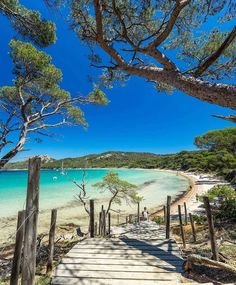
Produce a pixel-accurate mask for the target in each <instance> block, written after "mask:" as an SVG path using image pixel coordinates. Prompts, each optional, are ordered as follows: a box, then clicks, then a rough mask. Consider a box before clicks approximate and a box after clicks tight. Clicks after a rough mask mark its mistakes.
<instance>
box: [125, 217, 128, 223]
mask: <svg viewBox="0 0 236 285" xmlns="http://www.w3.org/2000/svg"><path fill="white" fill-rule="evenodd" d="M125 222H126V225H128V222H129V217H127V216H126V220H125Z"/></svg>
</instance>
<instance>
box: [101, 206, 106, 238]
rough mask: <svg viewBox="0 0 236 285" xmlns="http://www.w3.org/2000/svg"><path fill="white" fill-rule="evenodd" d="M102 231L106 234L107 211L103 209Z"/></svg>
mask: <svg viewBox="0 0 236 285" xmlns="http://www.w3.org/2000/svg"><path fill="white" fill-rule="evenodd" d="M102 228H103V229H102V232H103V236H106V211H105V210H103V213H102Z"/></svg>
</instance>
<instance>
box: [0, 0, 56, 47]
mask: <svg viewBox="0 0 236 285" xmlns="http://www.w3.org/2000/svg"><path fill="white" fill-rule="evenodd" d="M0 13H2V14H4V15H6V16H7V17H8V18H9V19H10V21H11V23H12V26H13V28H14V29H15V30H16V31H17V32H18V33H19V34H21V35H22V36H23V37H24V38H25V39H29V40H31V41H33V42H34V43H35V44H36V45H38V46H40V47H46V46H48V45H50V44H53V43H55V42H56V33H55V29H56V26H55V24H54V23H53V22H51V21H47V20H45V19H42V18H41V15H40V13H39V12H38V11H32V10H29V9H27V8H26V7H24V6H23V5H21V4H20V3H19V1H18V0H0Z"/></svg>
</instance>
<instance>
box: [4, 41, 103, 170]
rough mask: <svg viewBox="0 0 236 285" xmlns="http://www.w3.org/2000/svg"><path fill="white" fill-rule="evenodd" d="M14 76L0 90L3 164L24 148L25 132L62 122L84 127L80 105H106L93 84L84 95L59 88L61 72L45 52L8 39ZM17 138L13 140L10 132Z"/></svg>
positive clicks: (40, 131)
mask: <svg viewBox="0 0 236 285" xmlns="http://www.w3.org/2000/svg"><path fill="white" fill-rule="evenodd" d="M10 49H11V52H10V56H11V58H12V61H13V64H14V69H13V74H14V75H15V79H14V81H13V85H12V86H4V87H2V88H1V89H0V109H1V111H2V112H4V113H5V115H4V116H3V117H2V119H1V121H0V124H1V131H0V152H1V153H3V152H4V150H5V152H4V154H3V155H2V157H1V159H0V167H3V166H4V165H5V164H6V163H7V162H8V161H9V160H10V159H11V158H12V157H14V156H15V155H16V154H17V153H18V152H19V151H21V150H22V149H23V146H24V144H25V142H26V139H27V135H28V134H30V133H38V134H41V135H43V134H45V133H44V131H45V130H47V129H49V128H53V127H59V126H62V125H82V126H87V123H86V121H85V119H84V113H83V111H82V110H81V109H80V107H79V104H89V103H93V104H102V105H105V104H107V102H108V100H107V99H106V97H105V94H104V93H103V92H102V91H101V90H99V89H98V87H97V86H94V89H93V91H92V92H91V93H90V94H89V96H87V97H83V96H79V97H72V96H71V94H70V93H69V92H68V91H66V90H64V89H62V88H61V87H60V82H61V80H62V72H61V70H60V69H58V68H56V67H55V66H54V65H53V64H52V63H51V61H52V59H51V57H50V56H49V55H47V54H46V53H44V52H42V51H39V50H37V49H36V48H35V47H33V46H32V45H31V44H29V43H23V42H21V41H18V40H12V41H11V42H10ZM13 133H14V134H15V137H17V139H16V141H12V140H11V138H12V134H13Z"/></svg>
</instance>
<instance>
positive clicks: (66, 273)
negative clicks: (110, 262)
mask: <svg viewBox="0 0 236 285" xmlns="http://www.w3.org/2000/svg"><path fill="white" fill-rule="evenodd" d="M54 276H55V277H57V276H63V277H74V278H93V279H103V278H106V279H109V278H110V279H121V280H122V279H123V280H130V279H131V280H156V281H161V280H166V281H174V280H176V277H177V276H176V273H175V272H168V273H165V272H133V271H131V272H117V271H105V272H103V271H91V270H75V271H72V270H70V269H57V270H56V272H55V275H54ZM127 284H128V283H127Z"/></svg>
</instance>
